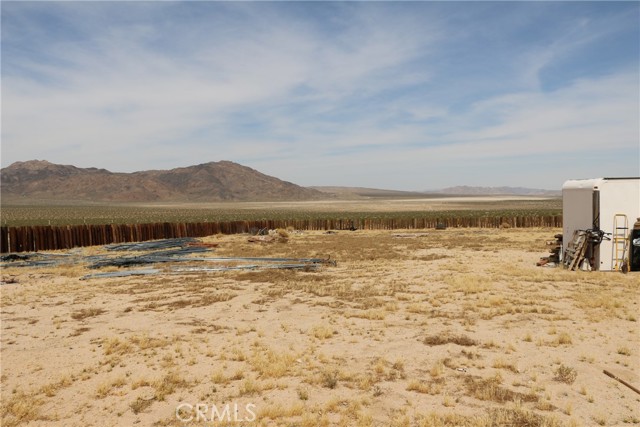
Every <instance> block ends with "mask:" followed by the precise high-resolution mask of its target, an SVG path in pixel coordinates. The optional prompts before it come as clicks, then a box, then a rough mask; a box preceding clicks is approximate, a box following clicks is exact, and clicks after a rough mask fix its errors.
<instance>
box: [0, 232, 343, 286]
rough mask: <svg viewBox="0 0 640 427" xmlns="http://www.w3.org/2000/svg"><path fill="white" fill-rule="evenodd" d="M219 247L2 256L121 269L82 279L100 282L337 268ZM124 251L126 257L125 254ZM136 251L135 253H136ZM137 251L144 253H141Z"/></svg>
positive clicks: (156, 245) (162, 245) (159, 244)
mask: <svg viewBox="0 0 640 427" xmlns="http://www.w3.org/2000/svg"><path fill="white" fill-rule="evenodd" d="M216 246H217V245H216V244H207V243H203V242H202V241H200V240H198V239H195V238H177V239H163V240H154V241H149V242H141V243H123V244H113V245H107V246H105V247H104V248H105V249H106V250H107V251H108V252H114V253H115V255H111V254H110V253H107V254H99V255H83V254H82V252H81V251H80V250H74V251H70V252H69V253H66V254H50V253H32V254H20V255H17V254H9V255H4V256H2V261H3V262H2V264H0V266H2V267H52V266H57V265H65V264H67V265H69V264H77V263H84V264H87V266H88V268H91V269H101V268H105V267H111V268H113V267H117V268H118V270H115V271H106V272H100V273H93V274H88V275H85V276H83V277H81V279H82V280H85V279H96V278H105V277H124V276H134V275H149V274H158V273H163V272H164V273H170V274H185V273H193V272H219V271H232V270H254V269H284V270H305V271H310V270H316V269H318V268H319V267H320V266H322V265H333V266H335V265H336V262H335V261H333V260H330V259H324V258H263V257H213V256H211V254H212V252H213V248H215V247H216ZM123 252H124V254H122V253H123ZM132 252H133V253H134V254H132ZM135 252H140V253H139V254H137V253H135ZM156 264H168V267H167V268H165V269H160V268H145V269H129V268H127V267H132V266H147V267H149V266H153V267H155V266H156Z"/></svg>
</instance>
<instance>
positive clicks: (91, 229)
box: [0, 215, 562, 253]
mask: <svg viewBox="0 0 640 427" xmlns="http://www.w3.org/2000/svg"><path fill="white" fill-rule="evenodd" d="M436 224H443V225H445V226H446V227H452V228H461V227H465V228H466V227H479V228H499V227H504V226H506V225H508V226H509V227H513V228H522V227H562V216H561V215H549V216H511V217H489V216H487V217H468V218H467V217H451V218H420V217H416V218H396V219H393V218H364V219H356V220H351V219H299V220H259V221H228V222H188V223H169V222H164V223H154V224H104V225H68V226H23V227H1V228H0V252H1V253H7V252H30V251H41V250H54V249H70V248H73V247H79V246H93V245H106V244H109V243H122V242H142V241H146V240H154V239H168V238H175V237H204V236H210V235H214V234H237V233H246V232H249V231H250V230H251V229H261V228H268V229H275V228H287V227H293V228H295V229H296V230H344V229H348V228H350V227H356V228H358V229H363V230H400V229H427V228H434V227H435V226H436Z"/></svg>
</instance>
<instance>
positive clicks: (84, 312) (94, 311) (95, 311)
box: [71, 308, 105, 320]
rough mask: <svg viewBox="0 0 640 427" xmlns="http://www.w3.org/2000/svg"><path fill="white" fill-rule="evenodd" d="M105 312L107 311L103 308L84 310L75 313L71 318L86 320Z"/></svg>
mask: <svg viewBox="0 0 640 427" xmlns="http://www.w3.org/2000/svg"><path fill="white" fill-rule="evenodd" d="M104 312H105V310H103V309H101V308H83V309H81V310H78V311H74V312H73V313H71V318H72V319H73V320H84V319H86V318H88V317H95V316H99V315H101V314H102V313H104Z"/></svg>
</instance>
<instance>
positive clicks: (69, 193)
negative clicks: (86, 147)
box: [0, 160, 328, 202]
mask: <svg viewBox="0 0 640 427" xmlns="http://www.w3.org/2000/svg"><path fill="white" fill-rule="evenodd" d="M1 182H2V186H1V187H0V188H1V193H2V199H3V201H5V202H6V201H9V202H11V201H15V200H19V201H21V202H25V201H29V200H36V201H42V200H51V201H60V200H67V201H84V202H220V201H269V200H273V201H288V200H319V199H326V198H328V196H327V194H324V193H321V192H319V191H317V190H313V189H310V188H305V187H301V186H298V185H296V184H293V183H291V182H287V181H283V180H280V179H279V178H276V177H273V176H269V175H265V174H263V173H261V172H259V171H257V170H255V169H252V168H249V167H247V166H243V165H240V164H237V163H234V162H230V161H227V160H222V161H218V162H207V163H201V164H198V165H193V166H186V167H180V168H174V169H168V170H147V171H136V172H111V171H109V170H106V169H99V168H79V167H76V166H73V165H60V164H55V163H51V162H49V161H46V160H29V161H25V162H15V163H13V164H11V165H9V166H7V167H6V168H3V169H2V170H1Z"/></svg>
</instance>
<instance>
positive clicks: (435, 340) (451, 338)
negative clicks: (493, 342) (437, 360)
mask: <svg viewBox="0 0 640 427" xmlns="http://www.w3.org/2000/svg"><path fill="white" fill-rule="evenodd" d="M422 342H423V343H425V344H426V345H444V344H449V343H453V344H458V345H461V346H466V347H468V346H472V345H478V342H477V341H476V340H474V339H472V338H469V337H468V336H466V335H454V334H450V333H448V332H445V333H443V334H440V335H431V336H428V337H426V338H425V339H424V340H423V341H422Z"/></svg>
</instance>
